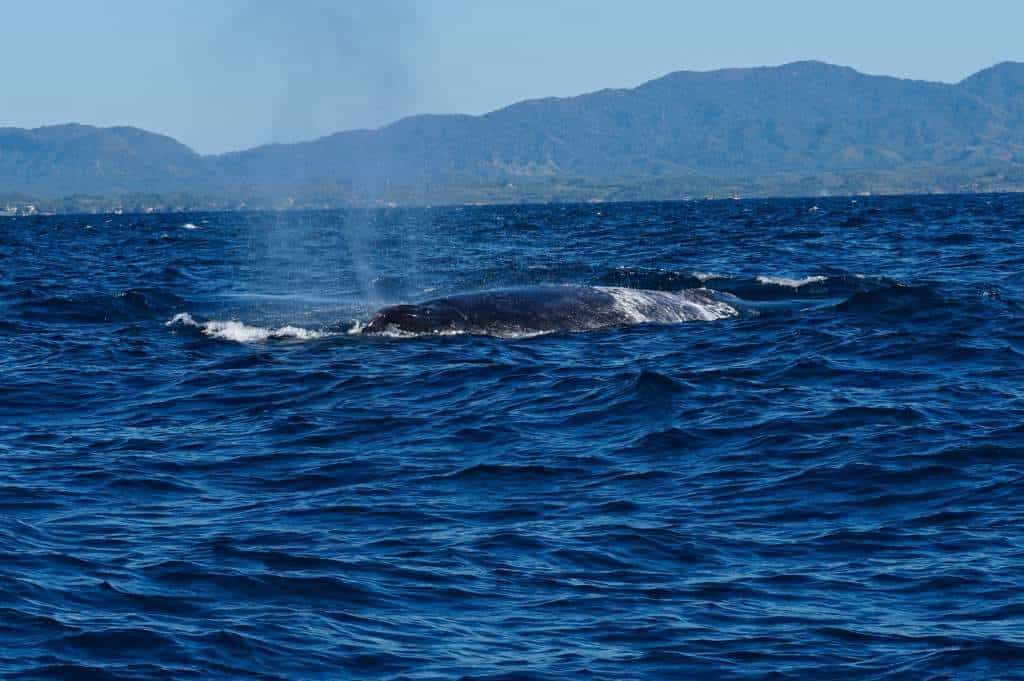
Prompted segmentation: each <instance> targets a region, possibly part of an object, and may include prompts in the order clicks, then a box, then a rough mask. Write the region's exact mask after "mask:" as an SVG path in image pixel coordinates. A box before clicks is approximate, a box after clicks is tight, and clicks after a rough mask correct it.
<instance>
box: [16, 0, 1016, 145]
mask: <svg viewBox="0 0 1024 681" xmlns="http://www.w3.org/2000/svg"><path fill="white" fill-rule="evenodd" d="M0 16H3V24H4V25H3V27H2V28H0V31H2V34H0V35H2V37H0V64H3V75H4V77H3V79H2V80H0V91H2V92H3V95H0V97H2V100H0V101H2V102H3V106H2V107H0V126H16V127H28V128H33V127H37V126H40V125H50V124H57V123H66V122H77V123H86V124H92V125H103V126H107V125H134V126H137V127H141V128H145V129H147V130H152V131H154V132H160V133H163V134H167V135H170V136H172V137H174V138H176V139H178V140H180V141H182V142H184V143H185V144H188V145H189V146H190V147H192V148H193V149H195V150H196V151H199V152H201V153H222V152H225V151H232V150H239V149H244V148H249V147H252V146H256V145H259V144H265V143H269V142H292V141H299V140H306V139H314V138H317V137H321V136H323V135H327V134H330V133H333V132H337V131H340V130H349V129H354V128H375V127H379V126H381V125H385V124H387V123H390V122H392V121H394V120H397V119H399V118H402V117H404V116H408V115H411V114H416V113H469V114H480V113H485V112H487V111H492V110H494V109H497V108H500V107H502V106H505V105H508V104H511V103H514V102H517V101H520V100H523V99H529V98H534V97H547V96H569V95H575V94H581V93H584V92H589V91H593V90H598V89H601V88H606V87H634V86H636V85H639V84H640V83H643V82H645V81H647V80H651V79H652V78H657V77H659V76H661V75H664V74H666V73H669V72H672V71H677V70H680V69H692V70H709V69H715V68H725V67H742V66H759V65H774V64H781V63H786V62H790V61H796V60H801V59H819V60H822V61H827V62H830V63H834V64H841V65H843V66H852V67H854V68H856V69H858V70H860V71H863V72H866V73H873V74H884V75H893V76H899V77H906V78H919V79H926V80H937V81H944V82H957V81H959V80H961V79H962V78H964V77H966V76H967V75H970V74H971V73H974V72H975V71H978V70H980V69H982V68H985V67H987V66H991V65H992V64H995V63H997V62H1000V61H1006V60H1012V61H1024V40H1022V39H1021V35H1022V29H1021V27H1022V26H1024V2H1021V0H999V1H995V0H973V1H972V2H963V0H959V1H957V2H949V1H947V0H930V1H928V2H924V1H919V0H899V1H898V2H897V1H896V0H884V1H883V0H859V1H856V2H854V1H849V2H828V1H827V0H817V1H815V2H811V1H804V0H773V1H771V2H766V1H764V0H760V1H756V2H755V1H745V0H733V1H732V2H726V1H724V0H717V1H716V2H689V1H686V0H674V1H673V0H629V1H628V2H627V1H624V0H614V1H613V0H589V1H584V0H516V1H515V2H510V1H506V0H435V1H434V2H426V1H423V0H370V1H368V0H335V1H329V0H279V1H271V0H203V1H199V0H178V1H171V0H91V1H90V2H81V0H34V2H31V3H30V2H25V1H24V0H0Z"/></svg>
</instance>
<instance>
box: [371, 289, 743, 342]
mask: <svg viewBox="0 0 1024 681" xmlns="http://www.w3.org/2000/svg"><path fill="white" fill-rule="evenodd" d="M735 314H737V311H736V308H734V307H733V306H731V305H730V304H729V303H728V302H727V299H726V297H725V296H723V295H722V294H718V293H717V292H715V291H711V290H710V289H687V290H682V291H653V290H643V289H629V288H621V287H610V286H586V285H578V284H566V285H539V286H516V287H508V288H500V289H489V290H484V291H474V292H470V293H459V294H455V295H450V296H444V297H441V298H434V299H431V300H426V301H423V302H419V303H406V304H399V305H391V306H389V307H385V308H383V309H381V310H380V311H378V312H377V313H376V314H375V315H374V316H373V318H372V319H370V321H369V322H368V323H367V324H366V325H365V326H364V327H363V328H362V333H363V334H392V335H410V334H412V335H423V334H458V333H469V334H478V335H489V336H499V337H502V336H503V337H514V336H525V335H535V334H543V333H553V332H579V331H590V330H594V329H602V328H608V327H616V326H627V325H632V324H643V323H656V324H672V323H678V322H688V321H712V320H715V319H721V318H723V317H729V316H732V315H735Z"/></svg>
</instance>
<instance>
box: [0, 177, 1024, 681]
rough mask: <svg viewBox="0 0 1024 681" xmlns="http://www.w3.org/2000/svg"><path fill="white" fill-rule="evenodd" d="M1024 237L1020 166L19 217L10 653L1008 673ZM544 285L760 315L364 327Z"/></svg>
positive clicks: (21, 669)
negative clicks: (658, 196) (864, 190)
mask: <svg viewBox="0 0 1024 681" xmlns="http://www.w3.org/2000/svg"><path fill="white" fill-rule="evenodd" d="M1022 246H1024V197H1021V196H977V197H927V198H860V199H857V200H852V199H849V198H845V199H814V200H810V199H808V200H777V201H737V202H701V203H661V204H618V205H595V206H535V207H485V208H468V207H467V208H444V209H440V208H439V209H424V210H382V211H378V212H348V213H346V212H327V213H309V214H300V213H289V214H209V215H186V216H179V215H174V216H171V215H151V216H88V217H85V216H83V217H40V218H11V219H4V218H0V676H4V677H10V678H37V677H38V678H51V677H52V678H90V679H91V678H174V679H181V678H203V679H207V678H218V677H219V678H300V679H308V678H345V677H361V678H408V679H442V678H458V677H468V678H509V679H511V678H536V679H547V678H552V679H553V678H567V677H573V678H575V677H588V678H600V679H622V678H649V679H664V678H694V677H708V678H732V677H746V678H761V677H768V676H773V675H774V677H775V678H833V677H849V678H912V679H917V678H985V679H987V678H997V677H998V678H1007V677H1011V676H1013V675H1014V674H1017V675H1021V670H1022V669H1024V511H1022V508H1024V308H1022V305H1024V248H1022ZM695 273H700V275H699V276H696V274H695ZM711 275H715V276H711ZM538 283H551V284H563V283H584V284H594V285H601V286H619V287H631V288H642V289H656V290H667V291H676V290H682V289H690V288H696V287H700V286H706V287H708V288H711V289H714V290H716V291H719V292H723V293H726V294H732V295H734V296H736V298H735V300H736V304H737V309H738V310H739V312H740V313H739V314H737V315H734V316H731V317H727V318H723V319H718V320H716V321H693V322H686V323H680V324H667V325H658V324H638V325H632V326H627V327H621V328H611V329H604V330H596V331H590V332H584V333H554V334H548V335H540V336H533V337H523V338H493V337H488V336H478V335H454V336H429V337H418V338H391V337H366V336H363V335H358V334H350V333H348V331H349V330H351V329H353V328H358V322H360V321H362V322H365V321H366V320H367V319H368V318H369V317H370V315H371V314H372V312H373V310H374V309H375V308H376V307H378V306H379V305H383V304H387V303H394V302H400V301H419V300H422V299H425V298H431V297H436V296H441V295H446V294H451V293H459V292H466V291H475V290H480V289H490V288H496V287H501V286H509V285H520V284H538ZM184 313H187V314H188V317H184V316H179V315H182V314H184ZM175 318H176V319H177V321H176V322H174V323H172V324H168V322H170V321H171V320H172V319H175ZM229 322H237V323H236V324H231V323H229ZM289 327H291V328H289Z"/></svg>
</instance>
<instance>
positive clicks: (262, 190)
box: [0, 60, 1024, 203]
mask: <svg viewBox="0 0 1024 681" xmlns="http://www.w3.org/2000/svg"><path fill="white" fill-rule="evenodd" d="M1022 169H1024V63H1020V62H1001V63H998V64H995V65H993V66H991V67H988V68H986V69H982V70H981V71H978V72H977V73H975V74H972V75H970V76H968V77H966V78H964V79H963V80H961V81H960V82H958V83H939V82H931V81H924V80H914V79H905V78H896V77H892V76H882V75H868V74H864V73H861V72H860V71H857V70H855V69H852V68H850V67H845V66H836V65H832V64H828V63H825V62H821V61H816V60H804V61H798V62H792V63H789V64H783V65H780V66H761V67H754V68H726V69H716V70H712V71H674V72H671V73H668V74H665V75H664V76H661V77H659V78H655V79H652V80H649V81H647V82H645V83H641V84H640V85H638V86H636V87H633V88H607V89H602V90H596V91H593V92H588V93H583V94H579V95H573V96H569V97H544V98H537V99H529V100H524V101H521V102H516V103H513V104H510V105H508V106H505V107H502V108H500V109H496V110H494V111H490V112H487V113H484V114H480V115H467V114H417V115H413V116H408V117H405V118H402V119H399V120H397V121H394V122H392V123H389V124H387V125H384V126H381V127H380V128H376V129H372V130H371V129H362V130H348V131H340V132H337V133H333V134H331V135H327V136H324V137H320V138H317V139H313V140H308V141H303V142H295V143H287V144H282V143H276V144H265V145H260V146H257V147H253V148H250V149H245V150H240V151H233V152H227V153H223V154H215V155H201V154H198V153H197V152H195V151H194V150H192V149H190V148H189V147H188V146H186V145H184V144H182V143H180V142H178V141H177V140H174V139H173V138H171V137H169V136H166V135H160V134H157V133H151V132H148V131H146V130H142V129H140V128H135V127H131V126H115V127H110V128H100V127H95V126H87V125H79V124H64V125H56V126H43V127H40V128H35V129H23V128H9V127H8V128H0V194H3V193H7V194H14V193H20V194H31V195H37V196H60V195H69V194H79V193H85V194H95V195H103V196H116V195H123V194H129V193H164V192H177V193H205V194H207V195H211V196H218V195H220V196H231V197H239V196H262V197H276V198H282V197H289V198H292V197H293V196H294V195H300V196H307V197H310V196H317V197H319V198H320V200H322V201H325V202H327V203H331V202H332V201H333V202H335V203H346V202H359V201H373V200H395V201H399V202H416V201H420V202H434V201H438V200H445V199H452V200H455V201H458V200H463V199H465V200H473V199H476V198H480V197H481V196H483V198H485V199H486V198H487V197H488V196H505V197H508V198H511V199H512V200H517V199H528V198H530V197H534V198H536V197H537V196H542V197H543V196H544V195H545V193H547V194H551V195H553V196H554V198H557V191H555V190H556V188H557V187H561V188H562V189H565V188H566V187H576V188H578V189H579V191H580V192H582V194H581V196H583V195H585V194H586V192H587V191H591V192H593V191H598V189H599V188H600V187H607V186H614V187H618V188H619V189H620V190H621V189H622V188H624V187H633V188H635V191H636V192H639V194H640V195H641V196H642V195H643V192H644V189H643V187H651V186H654V185H659V186H661V185H664V186H665V187H669V186H671V185H673V183H674V186H675V187H676V189H662V190H658V192H656V193H664V191H668V192H669V193H672V192H677V191H683V190H684V189H685V188H687V187H691V186H693V187H697V186H698V185H699V184H700V182H704V183H705V184H707V185H708V186H712V185H725V184H729V183H732V184H734V185H736V186H738V187H742V186H749V187H755V186H762V185H763V186H769V185H770V186H777V187H780V189H779V191H783V192H787V191H789V190H788V189H787V187H788V186H789V185H787V182H789V180H787V179H786V178H790V177H797V176H799V177H802V178H804V179H803V180H800V182H799V183H798V184H800V185H801V186H805V185H806V183H807V182H808V181H809V180H808V179H807V178H810V177H814V176H820V177H821V179H822V182H821V184H822V186H823V187H825V188H827V187H828V186H837V185H838V186H839V187H847V188H848V189H856V188H857V183H858V182H860V183H861V184H872V183H874V186H878V187H880V188H881V189H882V190H883V191H884V190H885V189H886V183H888V184H889V185H891V187H892V188H893V189H899V188H901V187H905V186H914V185H913V183H914V182H919V183H920V182H923V181H924V180H925V179H927V178H935V179H936V182H938V184H936V185H935V187H934V188H938V189H942V188H943V187H947V186H949V187H951V188H957V187H965V186H966V187H971V186H974V185H976V184H977V183H978V181H979V180H985V178H989V179H988V180H985V181H989V180H993V181H1000V182H1005V181H1006V178H1007V177H1009V178H1010V180H1009V181H1010V184H1011V186H1016V185H1014V184H1013V183H1014V182H1016V180H1015V179H1014V178H1016V177H1017V173H1018V172H1019V171H1021V170H1022ZM833 176H834V177H833ZM698 178H703V179H700V180H699V181H698ZM828 178H831V179H828ZM835 178H838V180H836V179H835ZM858 178H860V179H858ZM939 178H941V181H940V180H939ZM1000 178H1002V179H1000ZM758 183H760V185H758ZM522 186H528V189H522ZM795 186H796V185H793V187H794V188H795ZM517 187H519V188H520V189H519V193H520V195H517V191H516V188H517ZM922 187H926V185H922ZM631 191H633V190H631ZM755 191H757V190H756V189H755ZM552 192H554V194H552ZM570 193H571V192H570ZM598 193H600V191H598ZM598 198H602V197H600V196H599V197H598ZM651 198H658V196H652V197H651Z"/></svg>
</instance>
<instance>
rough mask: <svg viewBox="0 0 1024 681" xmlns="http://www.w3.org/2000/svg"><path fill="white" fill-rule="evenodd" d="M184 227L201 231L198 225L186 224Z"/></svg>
mask: <svg viewBox="0 0 1024 681" xmlns="http://www.w3.org/2000/svg"><path fill="white" fill-rule="evenodd" d="M182 227H184V228H185V229H199V227H198V226H197V225H194V224H192V223H191V222H186V223H185V224H183V225H182Z"/></svg>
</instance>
